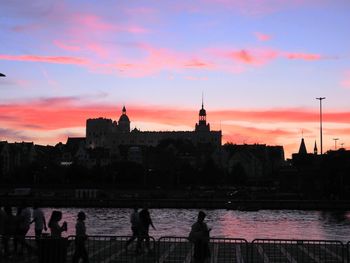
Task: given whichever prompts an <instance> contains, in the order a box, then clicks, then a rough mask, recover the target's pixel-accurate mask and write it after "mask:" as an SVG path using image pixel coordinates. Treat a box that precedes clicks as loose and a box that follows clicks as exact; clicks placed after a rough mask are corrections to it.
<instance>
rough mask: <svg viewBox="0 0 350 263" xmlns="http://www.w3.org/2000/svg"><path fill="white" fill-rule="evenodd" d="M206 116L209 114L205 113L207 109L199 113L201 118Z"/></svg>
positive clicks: (202, 109)
mask: <svg viewBox="0 0 350 263" xmlns="http://www.w3.org/2000/svg"><path fill="white" fill-rule="evenodd" d="M206 115H207V112H206V111H205V109H204V108H201V109H200V111H199V116H206Z"/></svg>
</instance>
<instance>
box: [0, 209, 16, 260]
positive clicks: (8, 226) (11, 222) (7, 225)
mask: <svg viewBox="0 0 350 263" xmlns="http://www.w3.org/2000/svg"><path fill="white" fill-rule="evenodd" d="M4 211H5V213H6V218H5V222H4V232H3V236H2V244H3V246H4V257H5V258H8V257H9V256H10V250H9V240H10V238H11V237H14V236H15V235H16V218H15V216H14V215H13V214H12V208H11V207H10V206H5V207H4Z"/></svg>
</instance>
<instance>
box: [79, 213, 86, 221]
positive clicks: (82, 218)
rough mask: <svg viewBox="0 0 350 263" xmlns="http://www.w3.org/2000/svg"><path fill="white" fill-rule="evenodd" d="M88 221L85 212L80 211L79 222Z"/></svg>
mask: <svg viewBox="0 0 350 263" xmlns="http://www.w3.org/2000/svg"><path fill="white" fill-rule="evenodd" d="M85 219H86V215H85V213H84V212H83V211H80V212H79V213H78V220H85Z"/></svg>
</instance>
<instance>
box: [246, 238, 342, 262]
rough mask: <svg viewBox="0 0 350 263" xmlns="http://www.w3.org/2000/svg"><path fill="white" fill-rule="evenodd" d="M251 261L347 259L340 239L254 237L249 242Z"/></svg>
mask: <svg viewBox="0 0 350 263" xmlns="http://www.w3.org/2000/svg"><path fill="white" fill-rule="evenodd" d="M250 259H251V262H253V263H268V262H292V263H304V262H305V263H309V262H326V263H336V262H337V263H343V262H346V261H347V258H346V255H345V253H344V245H343V243H342V242H340V241H325V240H283V239H255V240H253V242H252V243H251V256H250Z"/></svg>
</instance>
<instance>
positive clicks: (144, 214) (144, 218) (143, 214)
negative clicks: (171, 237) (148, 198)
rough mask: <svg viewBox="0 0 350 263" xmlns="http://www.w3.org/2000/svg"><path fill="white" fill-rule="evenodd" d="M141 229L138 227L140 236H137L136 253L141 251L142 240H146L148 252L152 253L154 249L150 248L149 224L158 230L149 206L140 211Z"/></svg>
mask: <svg viewBox="0 0 350 263" xmlns="http://www.w3.org/2000/svg"><path fill="white" fill-rule="evenodd" d="M139 219H140V223H139V229H138V238H137V246H136V253H141V245H142V241H143V240H145V243H146V249H147V252H148V253H149V254H150V253H152V250H151V248H150V238H149V233H148V232H149V226H152V228H153V229H154V230H156V228H155V226H154V225H153V222H152V219H151V215H150V213H149V211H148V209H147V208H144V209H142V210H141V211H140V213H139Z"/></svg>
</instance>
